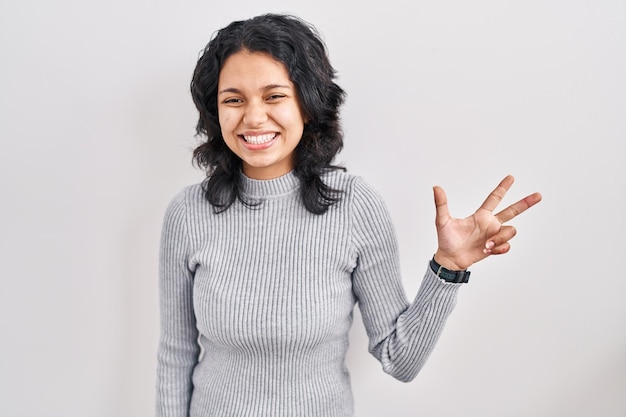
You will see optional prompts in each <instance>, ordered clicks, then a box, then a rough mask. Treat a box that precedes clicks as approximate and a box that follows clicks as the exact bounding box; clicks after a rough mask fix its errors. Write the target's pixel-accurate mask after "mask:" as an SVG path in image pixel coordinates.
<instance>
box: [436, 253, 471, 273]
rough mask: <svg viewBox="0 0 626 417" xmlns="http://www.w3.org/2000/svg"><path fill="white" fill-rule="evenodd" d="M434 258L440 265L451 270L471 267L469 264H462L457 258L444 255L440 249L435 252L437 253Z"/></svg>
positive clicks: (462, 269)
mask: <svg viewBox="0 0 626 417" xmlns="http://www.w3.org/2000/svg"><path fill="white" fill-rule="evenodd" d="M433 259H434V260H435V262H437V263H438V264H439V265H441V266H443V267H444V268H446V269H449V270H451V271H464V270H466V269H467V268H468V267H469V265H462V264H460V263H459V262H458V261H456V260H455V259H453V258H449V257H447V256H445V255H442V254H441V253H440V252H439V251H437V252H436V253H435V255H434V256H433Z"/></svg>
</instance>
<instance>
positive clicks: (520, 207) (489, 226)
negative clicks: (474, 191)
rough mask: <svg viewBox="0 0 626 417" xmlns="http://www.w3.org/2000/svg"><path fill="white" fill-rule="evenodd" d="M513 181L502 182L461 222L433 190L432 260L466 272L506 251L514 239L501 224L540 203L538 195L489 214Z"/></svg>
mask: <svg viewBox="0 0 626 417" xmlns="http://www.w3.org/2000/svg"><path fill="white" fill-rule="evenodd" d="M513 181H514V178H513V177H512V176H511V175H509V176H507V177H506V178H504V179H503V180H502V181H501V182H500V184H498V186H497V187H496V188H495V189H494V190H493V191H492V192H491V194H489V196H488V197H487V199H486V200H485V201H484V202H483V204H482V205H481V206H480V207H479V208H478V210H476V212H475V213H474V214H472V215H471V216H469V217H466V218H464V219H455V218H453V217H451V216H450V212H449V210H448V200H447V197H446V193H445V192H444V191H443V189H442V188H441V187H438V186H436V187H434V188H433V192H434V196H435V206H436V220H435V224H436V226H437V240H438V243H439V248H438V249H437V252H436V253H435V260H436V261H437V262H438V263H439V264H440V265H442V266H444V267H446V268H448V269H451V270H462V269H467V268H469V266H470V265H472V264H474V263H476V262H478V261H480V260H482V259H484V258H486V257H487V256H489V255H499V254H503V253H507V252H508V251H509V249H510V248H511V246H510V244H509V240H511V239H512V238H513V236H515V233H516V230H515V228H514V227H513V226H509V225H504V223H506V222H508V221H509V220H511V219H513V218H514V217H516V216H517V215H519V214H521V213H523V212H524V211H526V210H528V209H529V208H530V207H532V206H534V205H535V204H537V203H538V202H540V201H541V194H539V193H534V194H531V195H529V196H527V197H525V198H523V199H522V200H519V201H518V202H516V203H514V204H511V205H510V206H508V207H507V208H505V209H504V210H502V211H500V212H498V213H496V214H493V210H495V208H496V207H497V206H498V204H499V203H500V201H502V199H503V198H504V196H505V194H506V193H507V191H508V190H509V188H511V185H512V184H513Z"/></svg>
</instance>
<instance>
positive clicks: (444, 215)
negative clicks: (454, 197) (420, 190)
mask: <svg viewBox="0 0 626 417" xmlns="http://www.w3.org/2000/svg"><path fill="white" fill-rule="evenodd" d="M433 195H434V198H435V212H436V214H435V224H436V225H437V226H440V225H443V224H445V223H446V222H447V221H448V219H449V218H450V211H449V210H448V197H447V196H446V193H445V192H444V191H443V188H441V187H439V186H437V185H436V186H434V187H433Z"/></svg>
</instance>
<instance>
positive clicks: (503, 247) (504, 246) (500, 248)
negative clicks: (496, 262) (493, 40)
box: [489, 242, 511, 255]
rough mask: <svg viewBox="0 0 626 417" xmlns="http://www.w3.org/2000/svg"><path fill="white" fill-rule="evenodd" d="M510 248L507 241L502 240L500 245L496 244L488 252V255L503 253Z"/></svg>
mask: <svg viewBox="0 0 626 417" xmlns="http://www.w3.org/2000/svg"><path fill="white" fill-rule="evenodd" d="M509 250H511V244H510V243H509V242H504V243H503V244H501V245H498V246H496V247H495V248H493V249H492V250H491V252H490V253H489V254H490V255H503V254H505V253H507V252H508V251H509Z"/></svg>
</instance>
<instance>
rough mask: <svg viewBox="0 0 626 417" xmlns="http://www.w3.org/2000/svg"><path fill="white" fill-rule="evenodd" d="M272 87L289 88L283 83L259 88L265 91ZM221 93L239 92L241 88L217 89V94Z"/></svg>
mask: <svg viewBox="0 0 626 417" xmlns="http://www.w3.org/2000/svg"><path fill="white" fill-rule="evenodd" d="M274 88H287V89H291V87H290V86H288V85H283V84H268V85H266V86H264V87H263V88H261V90H263V91H267V90H273V89H274ZM222 93H238V94H240V93H241V90H239V89H238V88H235V87H229V88H225V89H223V90H220V91H218V93H217V94H218V95H220V94H222Z"/></svg>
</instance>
